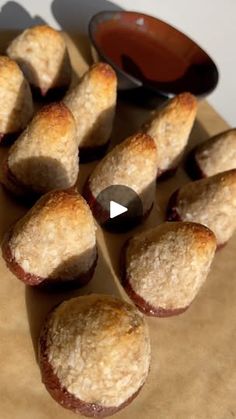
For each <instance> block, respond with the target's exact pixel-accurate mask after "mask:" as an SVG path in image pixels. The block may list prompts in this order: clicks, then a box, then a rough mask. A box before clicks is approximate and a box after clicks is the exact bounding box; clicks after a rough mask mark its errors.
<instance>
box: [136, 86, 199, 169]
mask: <svg viewBox="0 0 236 419" xmlns="http://www.w3.org/2000/svg"><path fill="white" fill-rule="evenodd" d="M196 113H197V100H196V99H195V97H194V96H193V95H192V94H190V93H181V94H179V95H177V96H175V97H174V98H173V99H169V100H168V101H167V102H166V103H165V104H164V105H163V106H162V107H160V108H158V109H157V110H156V111H155V112H154V113H153V114H152V116H151V118H150V119H149V120H148V121H147V122H146V123H145V124H144V126H143V131H144V132H145V133H147V134H148V135H150V136H151V137H153V138H154V140H155V142H156V145H157V149H158V162H157V165H158V176H160V175H161V174H163V173H164V172H166V171H170V170H173V169H174V168H176V167H177V166H178V164H179V162H180V160H181V157H182V154H183V151H184V149H185V147H186V145H187V142H188V139H189V135H190V132H191V129H192V126H193V123H194V121H195V117H196Z"/></svg>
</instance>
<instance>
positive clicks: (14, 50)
mask: <svg viewBox="0 0 236 419" xmlns="http://www.w3.org/2000/svg"><path fill="white" fill-rule="evenodd" d="M7 54H8V56H9V57H10V58H12V59H13V60H15V61H17V62H18V64H19V66H20V67H21V69H22V71H23V72H24V74H25V77H26V78H27V79H28V81H29V83H30V84H31V85H32V86H34V87H36V88H38V89H39V90H40V92H41V95H42V96H45V95H46V94H47V93H48V91H49V90H51V89H58V88H67V87H68V86H69V84H70V80H71V74H72V69H71V64H70V59H69V55H68V51H67V47H66V43H65V41H64V38H63V36H62V35H61V33H60V32H59V31H57V30H55V29H53V28H51V27H50V26H47V25H39V26H34V27H32V28H28V29H26V30H25V31H24V32H22V33H21V34H20V35H18V36H17V37H16V38H15V39H13V41H12V42H11V43H10V45H9V47H8V48H7Z"/></svg>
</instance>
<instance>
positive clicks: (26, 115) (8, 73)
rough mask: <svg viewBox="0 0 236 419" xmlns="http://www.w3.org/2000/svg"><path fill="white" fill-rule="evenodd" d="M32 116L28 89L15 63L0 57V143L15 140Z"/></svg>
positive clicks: (30, 97)
mask: <svg viewBox="0 0 236 419" xmlns="http://www.w3.org/2000/svg"><path fill="white" fill-rule="evenodd" d="M32 116H33V102H32V96H31V91H30V87H29V85H28V82H27V80H26V79H25V78H24V75H23V73H22V71H21V70H20V68H19V66H18V65H17V63H15V62H14V61H13V60H11V59H10V58H8V57H5V56H0V142H1V141H2V140H7V139H15V138H16V137H17V135H19V133H20V132H21V131H23V129H24V128H25V127H26V125H27V123H28V122H29V120H30V119H31V118H32Z"/></svg>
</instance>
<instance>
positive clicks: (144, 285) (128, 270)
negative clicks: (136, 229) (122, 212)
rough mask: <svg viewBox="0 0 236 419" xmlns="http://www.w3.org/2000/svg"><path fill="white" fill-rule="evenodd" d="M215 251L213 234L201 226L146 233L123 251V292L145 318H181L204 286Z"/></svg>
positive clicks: (166, 227) (167, 226) (162, 228)
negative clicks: (174, 316) (145, 315)
mask: <svg viewBox="0 0 236 419" xmlns="http://www.w3.org/2000/svg"><path fill="white" fill-rule="evenodd" d="M215 249H216V239H215V236H214V234H213V233H212V231H211V230H209V229H208V228H207V227H204V226H203V225H201V224H195V223H182V222H179V223H178V222H176V223H163V224H161V225H159V226H158V227H156V228H154V229H152V230H148V231H144V232H142V233H140V234H138V235H136V236H135V237H133V238H131V239H130V240H129V241H128V242H127V244H126V246H125V247H124V249H123V256H122V281H123V285H124V288H125V290H126V292H127V293H128V295H129V297H130V298H131V299H132V300H133V302H134V303H135V304H136V305H137V307H138V308H139V309H140V310H141V311H142V312H144V313H145V314H148V315H150V316H158V317H166V316H173V315H176V314H180V313H182V312H184V311H185V310H186V309H187V308H188V307H189V305H190V304H191V303H192V301H193V300H194V298H195V297H196V295H197V293H198V291H199V289H200V287H201V286H202V284H203V283H204V281H205V279H206V277H207V275H208V272H209V269H210V265H211V262H212V260H213V257H214V254H215Z"/></svg>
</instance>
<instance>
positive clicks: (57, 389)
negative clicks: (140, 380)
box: [39, 314, 142, 418]
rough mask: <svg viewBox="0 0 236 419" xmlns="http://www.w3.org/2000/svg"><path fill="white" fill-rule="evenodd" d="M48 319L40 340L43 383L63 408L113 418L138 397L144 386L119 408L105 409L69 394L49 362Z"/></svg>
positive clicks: (87, 414) (91, 415) (93, 415)
mask: <svg viewBox="0 0 236 419" xmlns="http://www.w3.org/2000/svg"><path fill="white" fill-rule="evenodd" d="M49 317H50V314H49V316H48V319H47V320H46V322H45V325H44V327H43V329H42V331H41V335H40V338H39V366H40V370H41V376H42V382H43V383H44V385H45V387H46V389H47V390H48V392H49V394H50V395H51V396H52V397H53V399H54V400H56V401H57V402H58V403H59V404H60V405H61V406H63V407H64V408H66V409H69V410H72V411H73V412H75V413H80V414H82V415H84V416H88V417H100V418H102V417H105V416H111V415H113V414H114V413H116V412H118V411H119V410H121V409H123V408H124V407H126V406H127V405H128V404H129V403H131V402H132V400H133V399H134V398H135V397H136V396H137V395H138V393H139V392H140V390H141V388H142V386H141V387H140V388H139V389H138V390H137V391H136V392H135V393H134V394H133V395H132V396H131V397H129V398H128V399H127V400H126V401H125V402H124V403H122V404H121V405H119V406H111V407H105V406H101V405H99V404H96V403H87V402H84V401H82V400H80V399H78V398H77V397H75V396H74V395H73V394H71V393H69V391H67V389H66V388H65V387H63V386H62V385H61V383H60V381H59V379H58V377H57V375H56V374H55V373H54V371H53V368H52V366H51V364H50V362H49V360H48V356H47V343H46V342H47V332H48V320H49Z"/></svg>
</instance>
